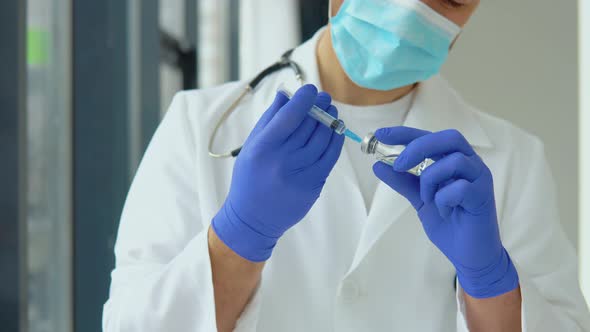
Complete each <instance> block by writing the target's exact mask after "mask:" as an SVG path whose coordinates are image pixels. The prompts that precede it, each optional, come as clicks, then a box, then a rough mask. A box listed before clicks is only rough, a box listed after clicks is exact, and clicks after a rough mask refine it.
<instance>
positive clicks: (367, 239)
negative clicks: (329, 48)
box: [292, 28, 493, 275]
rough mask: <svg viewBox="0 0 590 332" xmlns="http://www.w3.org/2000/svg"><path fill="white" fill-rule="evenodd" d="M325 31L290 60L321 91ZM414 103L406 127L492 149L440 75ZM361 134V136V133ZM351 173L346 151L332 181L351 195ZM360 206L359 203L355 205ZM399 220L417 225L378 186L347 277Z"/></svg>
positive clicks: (402, 203)
mask: <svg viewBox="0 0 590 332" xmlns="http://www.w3.org/2000/svg"><path fill="white" fill-rule="evenodd" d="M324 31H326V29H325V28H322V29H320V30H319V31H318V32H317V33H316V34H315V35H314V36H313V37H312V38H311V39H310V40H309V41H307V42H305V43H304V44H302V45H301V46H299V47H298V48H297V49H296V50H295V51H294V52H293V55H292V59H293V60H294V61H295V62H296V63H298V64H299V65H300V66H301V69H302V71H303V75H304V77H303V79H304V82H305V83H311V84H314V85H316V86H318V88H320V89H321V81H320V77H319V70H318V65H317V54H316V49H317V43H318V40H319V38H320V36H321V34H322V33H324ZM415 93H416V96H415V99H414V103H413V106H412V108H411V109H410V111H409V112H408V115H407V117H406V119H405V121H404V125H405V126H408V127H414V128H420V129H424V130H429V131H440V130H444V129H451V128H453V129H457V130H459V131H460V132H461V133H462V134H463V135H464V136H465V138H466V139H467V140H468V141H469V142H470V144H471V145H473V146H474V147H479V148H491V147H492V146H493V145H492V143H491V141H490V139H489V137H488V135H486V133H485V132H484V130H483V129H482V127H481V125H480V124H479V121H478V120H477V117H476V115H475V113H474V112H473V110H472V109H471V107H470V106H468V105H467V104H466V103H465V102H464V101H463V100H462V99H461V97H459V95H458V94H457V93H456V92H455V91H454V90H453V89H452V88H451V87H450V86H449V84H448V83H447V82H446V81H445V80H444V79H443V78H441V77H440V76H439V75H437V76H434V77H432V78H431V79H429V80H427V81H425V82H422V83H420V84H419V85H418V88H417V91H416V92H415ZM361 134H362V133H361ZM353 175H354V170H353V168H352V165H351V162H350V159H349V157H348V155H347V153H346V151H343V152H342V156H341V160H340V162H339V164H338V165H337V166H336V167H335V169H334V172H333V174H332V175H331V176H332V177H335V178H339V180H340V181H346V182H348V183H349V185H350V188H351V191H354V190H357V191H358V190H359V188H358V183H357V181H356V180H355V179H354V176H353ZM351 176H352V177H351ZM357 203H358V204H361V205H363V206H364V204H363V203H362V200H361V201H359V202H357ZM401 220H408V221H409V222H418V221H417V217H416V213H415V211H414V210H413V209H411V205H410V203H409V202H408V201H407V200H406V199H405V198H404V197H402V196H401V195H399V194H398V193H396V192H395V191H393V190H391V188H389V187H388V186H387V185H386V184H384V183H382V182H380V183H379V185H378V186H377V190H376V192H375V195H374V197H373V202H372V205H371V207H370V210H369V211H368V213H367V220H366V224H365V227H364V228H363V231H362V234H361V237H360V240H359V245H358V247H357V250H356V252H355V255H354V258H353V261H352V264H351V266H350V268H349V270H348V272H347V274H346V275H349V274H350V273H352V272H353V271H354V270H355V269H356V268H357V267H358V266H359V264H360V263H361V262H362V260H363V259H364V258H365V257H366V255H367V254H368V252H369V251H370V250H371V248H372V247H373V246H374V244H375V243H376V242H377V241H378V240H379V239H380V238H381V236H382V235H383V234H384V233H385V232H386V231H387V230H388V229H389V228H390V227H392V224H395V223H399V222H400V221H401Z"/></svg>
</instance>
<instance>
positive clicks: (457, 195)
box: [434, 179, 473, 219]
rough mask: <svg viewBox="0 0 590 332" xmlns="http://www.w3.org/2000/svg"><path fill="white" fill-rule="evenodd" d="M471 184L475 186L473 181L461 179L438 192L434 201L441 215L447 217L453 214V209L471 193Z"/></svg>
mask: <svg viewBox="0 0 590 332" xmlns="http://www.w3.org/2000/svg"><path fill="white" fill-rule="evenodd" d="M471 186H473V184H472V183H471V182H469V181H467V180H465V179H459V180H457V181H454V182H452V183H451V184H449V185H447V186H445V187H443V188H442V189H440V190H439V191H438V192H437V193H436V195H435V197H434V202H435V205H436V207H437V208H438V212H439V214H440V215H441V217H443V218H445V219H446V218H448V217H450V216H451V214H452V213H453V209H455V208H456V207H458V206H460V205H461V203H463V200H464V199H465V197H466V196H467V195H469V192H470V190H471Z"/></svg>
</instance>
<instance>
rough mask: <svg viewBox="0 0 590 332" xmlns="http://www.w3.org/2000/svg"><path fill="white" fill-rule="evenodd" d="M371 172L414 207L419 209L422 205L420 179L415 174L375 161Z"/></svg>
mask: <svg viewBox="0 0 590 332" xmlns="http://www.w3.org/2000/svg"><path fill="white" fill-rule="evenodd" d="M373 172H374V173H375V175H376V176H377V177H378V178H379V179H380V180H381V181H383V182H385V184H387V185H388V186H390V187H391V189H393V190H395V191H397V192H398V193H399V194H400V195H402V196H404V197H405V198H406V199H407V200H408V201H409V202H410V204H412V206H413V207H414V209H416V210H419V209H420V208H421V207H422V205H424V202H422V199H420V179H419V178H418V177H417V176H414V175H412V174H410V173H406V172H396V171H394V170H393V167H391V166H389V165H387V164H385V163H382V162H376V163H375V164H374V165H373Z"/></svg>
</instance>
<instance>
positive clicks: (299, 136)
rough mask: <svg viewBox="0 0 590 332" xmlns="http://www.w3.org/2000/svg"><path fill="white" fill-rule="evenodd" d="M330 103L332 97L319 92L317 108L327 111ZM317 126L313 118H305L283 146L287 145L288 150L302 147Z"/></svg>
mask: <svg viewBox="0 0 590 332" xmlns="http://www.w3.org/2000/svg"><path fill="white" fill-rule="evenodd" d="M330 103H332V97H330V95H329V94H327V93H326V92H320V93H319V94H318V97H317V99H316V103H315V104H316V106H318V107H319V108H321V109H323V110H325V111H327V110H328V109H329V108H330ZM318 125H319V124H318V122H317V121H316V120H315V119H314V118H312V117H311V116H307V117H306V118H305V120H303V123H302V124H301V125H300V126H299V128H297V130H295V132H294V133H293V134H291V136H290V137H289V138H288V139H287V142H285V144H287V145H288V147H289V148H290V149H298V148H300V147H302V146H304V145H305V143H307V141H308V140H309V138H310V137H311V135H312V134H313V132H314V131H315V130H316V127H317V126H318Z"/></svg>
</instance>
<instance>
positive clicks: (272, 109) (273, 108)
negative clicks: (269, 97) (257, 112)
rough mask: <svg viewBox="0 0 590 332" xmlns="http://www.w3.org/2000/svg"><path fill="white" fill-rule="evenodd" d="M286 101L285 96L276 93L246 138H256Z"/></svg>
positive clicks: (287, 99)
mask: <svg viewBox="0 0 590 332" xmlns="http://www.w3.org/2000/svg"><path fill="white" fill-rule="evenodd" d="M288 101H289V98H287V96H285V95H283V94H282V93H278V92H277V94H276V95H275V99H274V101H273V102H272V104H271V105H270V106H269V107H268V109H267V110H266V111H265V112H264V113H262V116H261V117H260V119H258V122H256V125H255V126H254V128H253V129H252V131H251V132H250V135H249V136H248V138H250V137H254V136H256V135H257V134H258V133H259V132H260V131H261V130H262V129H264V127H266V125H267V124H268V123H269V122H270V120H272V118H273V117H274V116H275V114H276V113H277V112H278V111H279V109H281V107H283V106H284V105H285V104H286V103H287V102H288Z"/></svg>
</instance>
